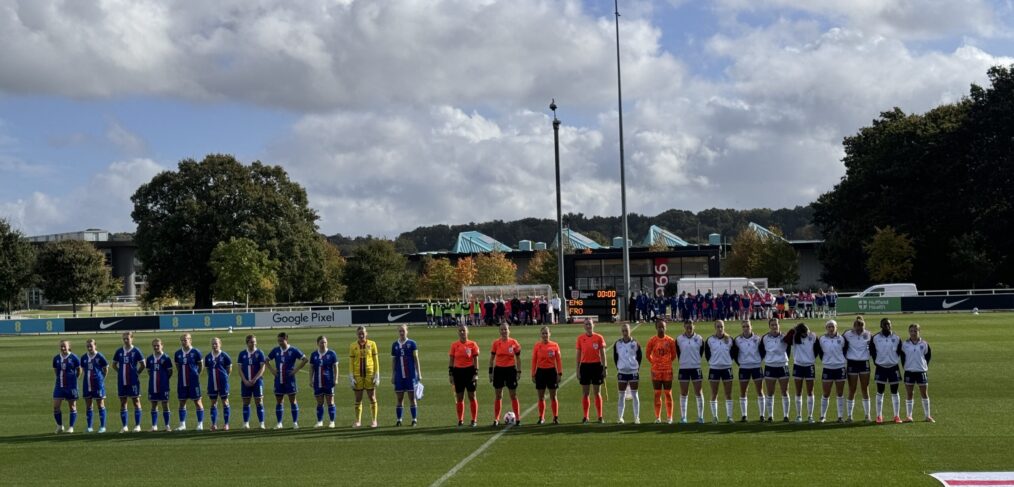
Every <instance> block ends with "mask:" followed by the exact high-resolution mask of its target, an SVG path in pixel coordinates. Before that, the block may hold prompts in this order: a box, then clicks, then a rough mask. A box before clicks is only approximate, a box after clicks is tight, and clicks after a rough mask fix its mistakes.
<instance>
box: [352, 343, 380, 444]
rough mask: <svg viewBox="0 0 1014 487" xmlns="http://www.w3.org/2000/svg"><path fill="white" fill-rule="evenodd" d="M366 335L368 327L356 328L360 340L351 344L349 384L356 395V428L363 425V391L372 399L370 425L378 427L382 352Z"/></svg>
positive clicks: (354, 425)
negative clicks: (378, 395) (378, 388)
mask: <svg viewBox="0 0 1014 487" xmlns="http://www.w3.org/2000/svg"><path fill="white" fill-rule="evenodd" d="M366 335H367V333H366V328H365V327H362V326H360V327H359V328H357V329H356V336H357V337H358V340H356V341H355V342H353V343H352V345H349V384H350V385H351V386H352V391H353V392H355V395H356V422H355V423H354V424H353V425H352V426H353V427H354V428H358V427H360V426H361V425H362V416H363V391H366V396H367V397H368V398H369V399H370V413H371V414H372V415H373V420H372V422H370V427H371V428H376V427H377V389H376V387H377V386H378V385H380V354H379V351H378V349H377V342H375V341H373V340H369V339H367V338H366Z"/></svg>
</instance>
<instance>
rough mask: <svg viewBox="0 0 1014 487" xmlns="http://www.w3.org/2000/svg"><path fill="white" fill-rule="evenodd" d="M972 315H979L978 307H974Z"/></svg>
mask: <svg viewBox="0 0 1014 487" xmlns="http://www.w3.org/2000/svg"><path fill="white" fill-rule="evenodd" d="M972 314H973V315H977V314H979V307H978V306H976V307H974V308H972Z"/></svg>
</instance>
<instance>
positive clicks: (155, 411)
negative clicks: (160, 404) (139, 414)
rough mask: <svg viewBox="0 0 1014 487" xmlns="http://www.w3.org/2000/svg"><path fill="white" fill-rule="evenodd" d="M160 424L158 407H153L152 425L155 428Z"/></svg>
mask: <svg viewBox="0 0 1014 487" xmlns="http://www.w3.org/2000/svg"><path fill="white" fill-rule="evenodd" d="M157 426H158V409H155V408H151V427H152V428H155V427H157Z"/></svg>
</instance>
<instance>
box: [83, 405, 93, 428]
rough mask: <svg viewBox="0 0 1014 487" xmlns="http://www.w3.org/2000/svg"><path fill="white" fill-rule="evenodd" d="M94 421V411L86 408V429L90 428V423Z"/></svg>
mask: <svg viewBox="0 0 1014 487" xmlns="http://www.w3.org/2000/svg"><path fill="white" fill-rule="evenodd" d="M94 422H95V411H93V410H92V408H88V410H86V411H85V423H86V425H87V426H88V429H92V423H94Z"/></svg>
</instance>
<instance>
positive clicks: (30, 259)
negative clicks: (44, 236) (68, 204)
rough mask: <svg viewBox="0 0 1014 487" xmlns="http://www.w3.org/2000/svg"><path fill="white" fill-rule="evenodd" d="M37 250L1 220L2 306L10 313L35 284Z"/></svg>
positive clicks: (0, 287) (0, 265) (0, 267)
mask: <svg viewBox="0 0 1014 487" xmlns="http://www.w3.org/2000/svg"><path fill="white" fill-rule="evenodd" d="M34 266H35V249H34V248H32V244H30V243H28V241H27V240H25V236H24V235H23V234H22V233H21V232H20V231H18V230H16V229H14V228H12V227H11V225H10V224H9V223H7V221H6V220H4V219H2V218H0V306H2V307H3V310H4V311H5V312H6V313H7V315H8V318H9V317H10V313H11V312H12V311H14V308H15V307H16V306H17V304H18V303H19V302H20V301H21V298H22V296H23V295H24V292H25V290H26V289H28V288H29V287H31V285H32V283H33V282H34V276H35V270H34V269H33V268H34Z"/></svg>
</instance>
